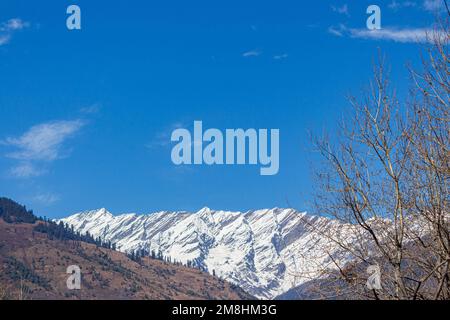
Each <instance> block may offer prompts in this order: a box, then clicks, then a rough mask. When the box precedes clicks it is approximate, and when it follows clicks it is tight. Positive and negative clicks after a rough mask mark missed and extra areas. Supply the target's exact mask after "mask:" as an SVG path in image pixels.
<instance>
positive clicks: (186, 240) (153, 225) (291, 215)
mask: <svg viewBox="0 0 450 320" xmlns="http://www.w3.org/2000/svg"><path fill="white" fill-rule="evenodd" d="M61 221H63V222H64V223H67V224H69V225H73V226H74V228H75V230H77V231H80V232H82V233H86V232H89V233H90V234H91V235H93V236H95V237H101V238H102V239H104V240H110V241H111V242H113V243H116V245H117V248H118V250H121V251H124V252H127V251H131V250H138V249H146V250H148V251H149V252H151V251H152V250H153V251H155V252H162V254H163V255H164V256H165V257H171V259H172V260H173V261H175V260H176V261H181V262H183V263H186V262H187V261H188V260H190V261H194V260H195V261H196V262H197V263H199V264H200V265H202V266H204V267H206V268H207V269H208V271H209V272H210V273H212V272H213V270H214V271H215V274H216V275H217V276H219V277H221V278H223V279H226V280H227V281H230V282H232V283H235V284H237V285H239V286H240V287H241V288H243V289H244V290H246V291H247V292H248V293H250V294H252V295H254V296H256V297H258V298H261V299H272V298H275V297H276V296H278V295H280V294H282V293H284V292H286V291H288V290H289V289H291V288H293V287H296V286H298V285H300V284H302V283H304V282H306V281H308V280H310V279H312V278H315V277H318V276H319V274H318V270H320V268H321V267H323V266H325V265H328V264H329V263H330V259H329V253H330V252H331V253H332V254H335V257H334V258H335V259H337V260H340V261H342V260H345V259H347V258H346V257H345V256H341V255H339V254H338V253H337V251H338V250H337V248H336V246H334V245H333V244H332V243H330V242H329V241H327V240H326V239H325V238H324V237H320V236H318V235H317V234H316V233H315V232H311V228H310V226H317V227H321V228H333V229H336V230H339V232H344V233H346V232H348V231H346V228H345V226H343V225H340V224H339V223H337V222H336V221H333V220H328V219H326V218H322V217H314V216H309V215H306V214H305V213H300V212H298V211H295V210H293V209H278V208H276V209H270V210H256V211H248V212H245V213H241V212H229V211H214V210H211V209H209V208H203V209H201V210H200V211H198V212H196V213H188V212H157V213H152V214H147V215H137V214H123V215H118V216H114V215H112V214H111V213H110V212H108V211H107V210H106V209H99V210H92V211H85V212H81V213H77V214H75V215H72V216H70V217H68V218H65V219H62V220H61ZM349 234H350V233H349Z"/></svg>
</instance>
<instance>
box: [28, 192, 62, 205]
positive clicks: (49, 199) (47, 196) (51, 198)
mask: <svg viewBox="0 0 450 320" xmlns="http://www.w3.org/2000/svg"><path fill="white" fill-rule="evenodd" d="M59 199H60V198H59V196H58V195H56V194H53V193H40V194H37V195H35V196H34V197H33V200H34V201H36V202H39V203H41V204H43V205H52V204H54V203H55V202H57V201H58V200H59Z"/></svg>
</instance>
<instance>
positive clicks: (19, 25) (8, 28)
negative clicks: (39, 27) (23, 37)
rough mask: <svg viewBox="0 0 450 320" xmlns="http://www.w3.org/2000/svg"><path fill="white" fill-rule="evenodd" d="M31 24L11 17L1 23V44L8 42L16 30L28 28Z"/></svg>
mask: <svg viewBox="0 0 450 320" xmlns="http://www.w3.org/2000/svg"><path fill="white" fill-rule="evenodd" d="M29 26H30V23H29V22H26V21H23V20H22V19H19V18H14V19H9V20H8V21H5V22H2V23H0V46H2V45H5V44H8V43H9V42H10V40H11V38H12V35H13V34H14V32H16V31H20V30H22V29H25V28H28V27H29Z"/></svg>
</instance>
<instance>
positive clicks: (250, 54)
mask: <svg viewBox="0 0 450 320" xmlns="http://www.w3.org/2000/svg"><path fill="white" fill-rule="evenodd" d="M261 54H262V52H261V51H259V50H256V49H255V50H250V51H246V52H244V53H243V54H242V56H243V57H245V58H249V57H258V56H260V55H261Z"/></svg>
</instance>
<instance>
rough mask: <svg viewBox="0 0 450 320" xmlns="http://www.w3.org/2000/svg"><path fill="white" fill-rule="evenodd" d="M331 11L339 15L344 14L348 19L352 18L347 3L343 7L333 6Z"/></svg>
mask: <svg viewBox="0 0 450 320" xmlns="http://www.w3.org/2000/svg"><path fill="white" fill-rule="evenodd" d="M331 10H333V11H334V12H337V13H339V14H344V15H346V16H347V17H349V16H350V12H349V10H348V5H347V4H346V3H345V4H343V5H342V6H340V7H339V6H333V5H332V6H331Z"/></svg>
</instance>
